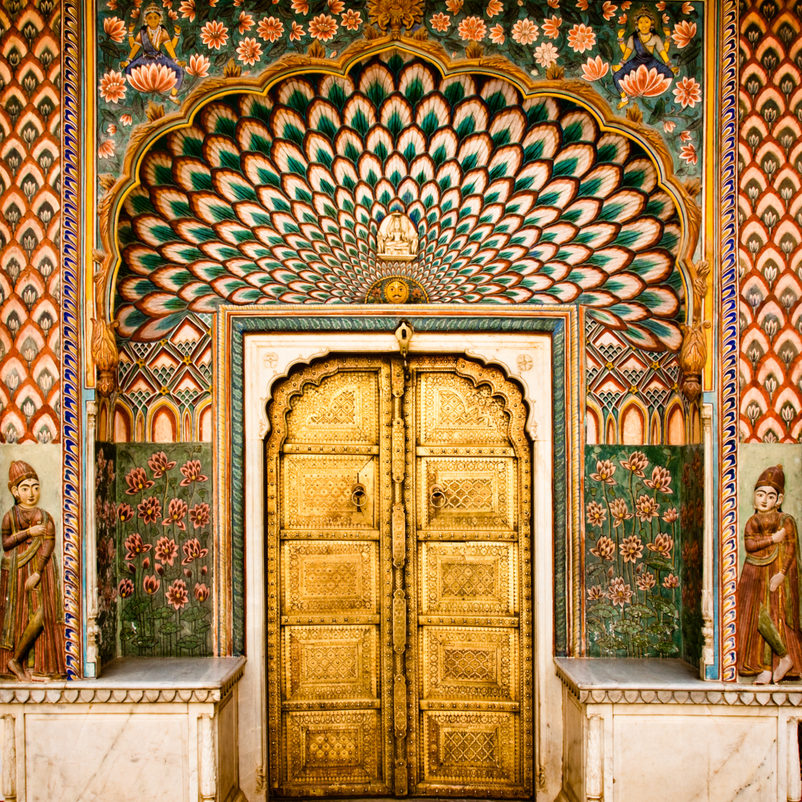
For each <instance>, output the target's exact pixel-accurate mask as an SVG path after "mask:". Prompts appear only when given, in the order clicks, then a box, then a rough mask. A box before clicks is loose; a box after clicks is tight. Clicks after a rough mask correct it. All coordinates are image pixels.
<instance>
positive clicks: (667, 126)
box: [663, 120, 677, 134]
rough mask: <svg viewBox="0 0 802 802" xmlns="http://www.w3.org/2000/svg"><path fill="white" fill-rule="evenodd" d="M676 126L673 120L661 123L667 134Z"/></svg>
mask: <svg viewBox="0 0 802 802" xmlns="http://www.w3.org/2000/svg"><path fill="white" fill-rule="evenodd" d="M676 127H677V124H676V123H675V122H674V121H673V120H666V121H665V122H664V123H663V130H664V131H665V132H666V133H667V134H670V133H671V132H672V131H673V130H674V129H675V128H676Z"/></svg>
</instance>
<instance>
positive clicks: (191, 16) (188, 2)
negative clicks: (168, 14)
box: [178, 0, 195, 22]
mask: <svg viewBox="0 0 802 802" xmlns="http://www.w3.org/2000/svg"><path fill="white" fill-rule="evenodd" d="M178 13H179V14H180V15H181V16H182V17H183V18H184V19H187V20H189V21H190V22H194V21H195V0H181V5H180V6H178Z"/></svg>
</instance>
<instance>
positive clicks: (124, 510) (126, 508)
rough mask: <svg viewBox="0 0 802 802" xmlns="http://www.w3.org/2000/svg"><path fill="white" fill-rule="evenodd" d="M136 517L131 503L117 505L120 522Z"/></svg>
mask: <svg viewBox="0 0 802 802" xmlns="http://www.w3.org/2000/svg"><path fill="white" fill-rule="evenodd" d="M133 517H134V508H133V507H132V506H131V505H130V504H125V503H123V504H120V505H119V506H118V507H117V518H119V520H120V523H125V522H126V521H130V520H131V518H133Z"/></svg>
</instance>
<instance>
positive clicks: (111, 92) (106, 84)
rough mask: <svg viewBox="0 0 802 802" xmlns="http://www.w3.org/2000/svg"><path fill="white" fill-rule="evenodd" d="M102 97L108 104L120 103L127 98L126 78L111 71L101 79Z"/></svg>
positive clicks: (119, 73)
mask: <svg viewBox="0 0 802 802" xmlns="http://www.w3.org/2000/svg"><path fill="white" fill-rule="evenodd" d="M100 96H101V97H102V98H103V100H105V101H106V103H119V102H120V101H121V100H122V99H123V98H124V97H125V76H124V75H123V74H122V73H121V72H117V71H116V70H110V71H109V72H107V73H105V74H104V75H103V77H102V78H101V79H100Z"/></svg>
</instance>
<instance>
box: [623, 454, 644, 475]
mask: <svg viewBox="0 0 802 802" xmlns="http://www.w3.org/2000/svg"><path fill="white" fill-rule="evenodd" d="M648 464H649V459H648V457H647V456H646V455H645V454H644V453H643V452H642V451H633V452H632V453H631V454H630V455H629V459H622V460H621V465H622V466H623V467H624V468H625V469H626V470H628V471H632V473H634V474H635V476H640V477H643V475H644V473H643V469H644V468H645V467H646V466H647V465H648Z"/></svg>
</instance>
